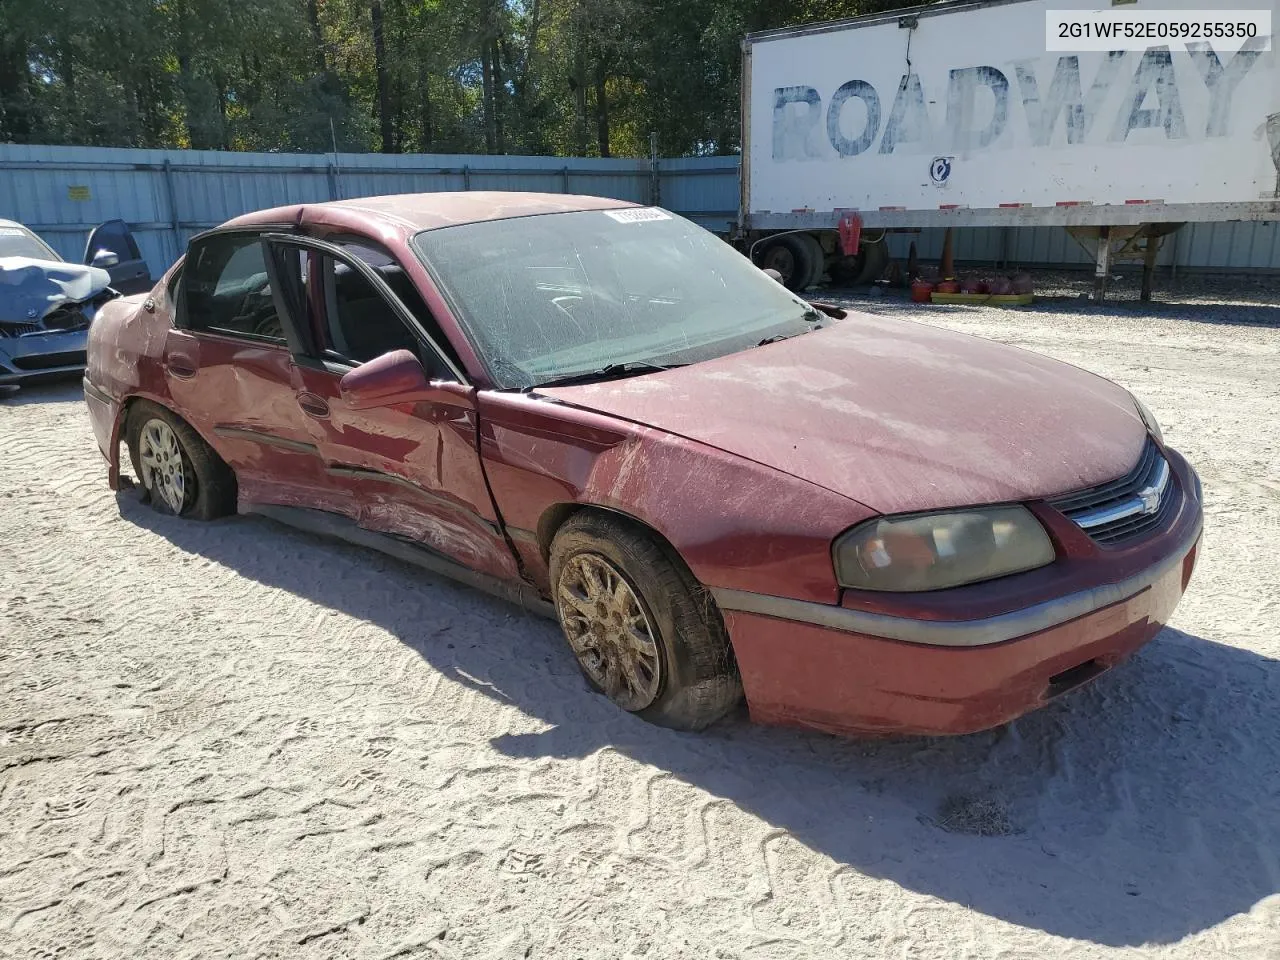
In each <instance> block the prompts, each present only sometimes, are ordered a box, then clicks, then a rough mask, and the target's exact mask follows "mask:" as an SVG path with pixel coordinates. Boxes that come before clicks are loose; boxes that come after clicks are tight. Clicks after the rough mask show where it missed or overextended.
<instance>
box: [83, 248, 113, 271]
mask: <svg viewBox="0 0 1280 960" xmlns="http://www.w3.org/2000/svg"><path fill="white" fill-rule="evenodd" d="M119 264H120V255H119V254H117V253H115V252H114V251H111V250H99V251H98V252H97V253H95V254H94V255H93V259H92V260H91V261H89V266H91V267H98V268H100V269H102V270H108V269H110V268H111V267H115V266H119Z"/></svg>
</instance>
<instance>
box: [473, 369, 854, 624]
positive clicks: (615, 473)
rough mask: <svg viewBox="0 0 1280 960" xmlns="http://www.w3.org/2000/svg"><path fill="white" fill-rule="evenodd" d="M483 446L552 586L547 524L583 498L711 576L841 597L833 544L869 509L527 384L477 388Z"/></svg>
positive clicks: (543, 581) (732, 585)
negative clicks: (523, 389) (513, 389)
mask: <svg viewBox="0 0 1280 960" xmlns="http://www.w3.org/2000/svg"><path fill="white" fill-rule="evenodd" d="M480 449H481V456H482V458H483V461H484V467H485V471H486V474H487V476H488V478H489V483H490V486H491V488H492V490H493V495H494V499H495V502H496V505H497V507H498V511H499V513H500V515H501V516H502V518H503V521H504V522H505V524H506V525H507V528H508V532H509V533H510V534H511V537H512V540H513V542H514V543H515V545H516V547H517V549H518V550H519V551H520V553H521V557H522V560H523V561H524V565H525V569H526V571H528V572H529V573H530V574H531V576H533V578H534V579H535V581H536V582H537V583H538V585H539V586H540V587H541V588H543V589H546V588H547V569H546V566H547V553H546V551H547V548H548V547H549V542H548V537H547V533H548V531H549V530H551V529H554V527H555V526H556V525H557V523H556V522H551V523H548V522H547V521H548V518H551V519H552V520H553V521H557V520H559V519H563V517H565V516H567V515H569V514H570V513H572V511H573V509H574V508H576V507H580V506H598V507H601V508H604V509H609V510H614V511H617V512H619V513H623V514H626V515H628V516H631V517H634V518H635V519H636V520H639V521H640V522H642V523H644V524H645V525H647V526H649V527H651V528H652V529H653V530H655V531H656V532H657V533H659V534H660V535H661V536H663V537H664V538H665V539H666V540H667V541H668V542H669V543H670V544H671V546H672V547H674V548H675V550H676V551H677V552H678V553H679V554H680V556H681V557H682V558H683V559H684V561H685V563H686V564H688V566H689V568H690V570H691V571H692V572H693V575H694V576H695V577H697V579H698V580H699V581H700V582H701V583H702V584H704V585H705V586H708V587H716V588H724V589H735V590H746V591H751V592H755V593H766V594H771V595H774V596H785V597H793V598H796V599H804V600H811V601H815V602H819V603H837V602H838V601H839V587H838V585H837V584H836V580H835V571H834V569H833V567H832V562H831V543H832V541H833V540H834V539H835V537H836V536H837V535H838V534H839V533H841V532H842V531H844V530H847V529H848V528H849V527H851V526H853V525H854V524H856V523H859V522H861V521H862V520H865V519H866V518H868V517H870V516H873V515H874V513H875V511H873V510H871V508H869V507H867V506H865V505H864V504H861V503H859V502H857V501H855V500H850V499H849V498H847V497H844V496H842V495H840V494H837V493H833V492H832V491H830V490H826V489H824V488H822V487H818V486H815V485H814V484H812V483H809V482H807V481H804V480H801V479H799V478H797V477H793V476H790V475H789V474H786V473H783V472H781V471H779V470H777V469H774V468H772V467H767V466H764V465H763V464H759V463H755V462H753V461H750V460H745V459H743V458H741V457H737V456H735V455H733V454H729V453H725V452H724V451H722V450H719V449H716V448H714V447H710V446H707V445H705V444H702V443H698V442H697V441H693V440H689V439H687V438H685V437H680V436H675V435H672V434H669V433H665V432H663V431H659V430H654V429H652V428H649V427H645V426H642V425H639V424H635V423H630V422H627V421H621V420H617V419H614V418H611V417H607V416H603V415H600V414H596V413H593V412H590V411H586V410H581V409H579V408H576V407H572V406H568V405H566V404H562V403H558V402H555V401H550V400H545V399H538V398H536V397H530V396H528V395H515V394H506V393H490V392H484V393H482V394H481V399H480Z"/></svg>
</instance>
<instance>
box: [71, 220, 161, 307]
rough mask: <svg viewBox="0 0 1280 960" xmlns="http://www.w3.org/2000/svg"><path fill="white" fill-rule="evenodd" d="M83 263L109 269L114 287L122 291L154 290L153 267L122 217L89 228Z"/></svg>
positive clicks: (126, 292)
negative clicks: (152, 287) (152, 284)
mask: <svg viewBox="0 0 1280 960" xmlns="http://www.w3.org/2000/svg"><path fill="white" fill-rule="evenodd" d="M84 262H85V263H86V264H88V265H90V266H101V267H102V269H104V270H106V271H107V273H108V274H110V275H111V286H112V287H114V288H115V289H117V290H119V291H120V292H121V293H123V294H130V293H143V292H145V291H147V290H150V289H151V269H150V267H148V266H147V261H146V260H143V259H142V251H141V250H139V249H138V243H137V241H136V240H134V239H133V234H132V233H131V232H130V230H129V226H128V224H126V223H125V222H124V221H123V220H108V221H107V222H106V223H100V224H98V226H96V227H94V228H93V230H92V231H90V233H89V241H88V243H86V244H85V247H84Z"/></svg>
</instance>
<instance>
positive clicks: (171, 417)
mask: <svg viewBox="0 0 1280 960" xmlns="http://www.w3.org/2000/svg"><path fill="white" fill-rule="evenodd" d="M125 439H126V441H127V443H128V446H129V457H130V459H131V460H132V461H133V471H134V474H135V475H136V476H137V478H138V482H139V484H140V485H141V487H142V492H143V498H144V499H146V500H147V501H148V502H149V503H150V504H151V506H152V507H153V508H154V509H155V510H157V511H159V512H160V513H169V514H173V515H175V516H182V517H191V518H193V519H196V520H213V519H215V518H217V517H221V516H225V515H226V514H229V513H234V512H235V509H236V478H235V474H234V473H232V471H231V468H230V467H228V466H227V465H226V463H224V462H223V460H222V458H221V457H219V456H218V454H217V453H216V452H215V451H214V450H213V448H212V447H210V446H209V445H208V444H207V443H205V442H204V440H203V439H202V438H201V437H200V435H199V434H198V433H196V432H195V430H193V429H192V428H191V426H190V425H189V424H188V423H187V422H186V421H184V420H183V419H182V418H181V417H179V416H178V415H177V414H175V413H173V412H172V411H170V410H166V409H165V408H164V407H162V406H160V405H159V404H155V403H151V402H149V401H145V400H140V401H138V402H137V403H135V404H134V405H133V406H132V407H130V409H129V419H128V421H127V423H126V424H125Z"/></svg>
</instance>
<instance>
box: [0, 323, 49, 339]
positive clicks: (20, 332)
mask: <svg viewBox="0 0 1280 960" xmlns="http://www.w3.org/2000/svg"><path fill="white" fill-rule="evenodd" d="M43 329H44V328H43V327H41V326H40V324H38V323H0V337H22V336H26V335H27V334H28V333H40V332H41V331H42V330H43Z"/></svg>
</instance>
